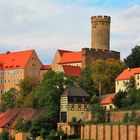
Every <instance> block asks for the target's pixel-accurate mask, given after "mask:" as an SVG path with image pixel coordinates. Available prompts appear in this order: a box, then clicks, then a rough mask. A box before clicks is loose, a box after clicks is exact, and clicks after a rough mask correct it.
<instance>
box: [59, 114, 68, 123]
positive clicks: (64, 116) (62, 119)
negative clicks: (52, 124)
mask: <svg viewBox="0 0 140 140" xmlns="http://www.w3.org/2000/svg"><path fill="white" fill-rule="evenodd" d="M66 121H67V112H61V120H60V122H66Z"/></svg>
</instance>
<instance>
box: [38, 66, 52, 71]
mask: <svg viewBox="0 0 140 140" xmlns="http://www.w3.org/2000/svg"><path fill="white" fill-rule="evenodd" d="M40 70H51V65H42V66H41V68H40Z"/></svg>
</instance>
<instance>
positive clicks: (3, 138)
mask: <svg viewBox="0 0 140 140" xmlns="http://www.w3.org/2000/svg"><path fill="white" fill-rule="evenodd" d="M0 140H9V133H8V132H7V131H3V132H1V133H0Z"/></svg>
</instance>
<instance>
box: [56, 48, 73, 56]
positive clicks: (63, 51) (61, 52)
mask: <svg viewBox="0 0 140 140" xmlns="http://www.w3.org/2000/svg"><path fill="white" fill-rule="evenodd" d="M58 52H59V54H60V55H61V56H62V55H63V54H64V53H67V52H72V51H68V50H59V49H58Z"/></svg>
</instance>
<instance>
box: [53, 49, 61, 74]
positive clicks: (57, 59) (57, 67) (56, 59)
mask: <svg viewBox="0 0 140 140" xmlns="http://www.w3.org/2000/svg"><path fill="white" fill-rule="evenodd" d="M60 59H61V55H60V54H59V51H58V50H57V51H56V54H55V56H54V59H53V61H52V64H51V68H52V70H54V71H59V64H58V62H59V60H60Z"/></svg>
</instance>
